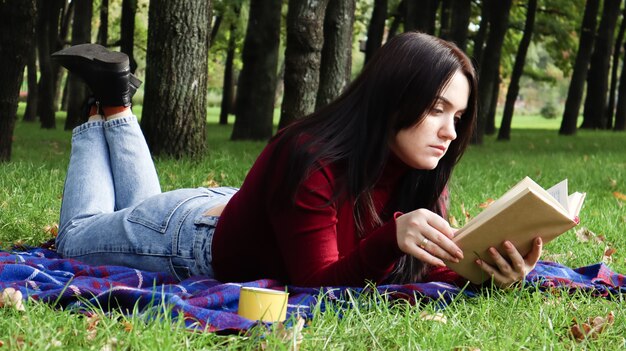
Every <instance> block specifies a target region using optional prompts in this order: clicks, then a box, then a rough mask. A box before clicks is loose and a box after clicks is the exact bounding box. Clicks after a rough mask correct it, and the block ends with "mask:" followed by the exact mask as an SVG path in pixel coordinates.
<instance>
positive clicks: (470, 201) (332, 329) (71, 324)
mask: <svg viewBox="0 0 626 351" xmlns="http://www.w3.org/2000/svg"><path fill="white" fill-rule="evenodd" d="M135 111H136V112H137V113H138V114H139V112H140V111H139V109H136V110H135ZM216 111H217V110H216V109H211V110H210V115H209V126H208V139H207V140H208V153H207V155H206V157H204V158H203V159H201V160H198V161H190V160H181V161H174V160H169V159H157V160H156V165H157V169H158V172H159V175H160V177H161V183H162V186H163V188H164V190H169V189H173V188H178V187H188V186H189V187H190V186H201V185H207V184H209V182H210V181H216V182H217V183H219V184H221V185H233V186H238V185H240V184H241V182H242V180H243V178H244V176H245V174H246V171H247V170H248V169H249V167H250V165H251V164H252V162H253V161H254V159H255V157H256V156H257V155H258V153H259V152H260V150H261V149H262V147H263V146H264V143H262V142H230V141H228V138H229V136H230V130H231V127H229V126H219V125H217V124H216V120H217V117H216V113H217V112H216ZM60 126H62V123H61V121H59V129H60V128H61V127H60ZM513 127H514V130H513V132H512V140H511V141H510V142H497V141H495V140H494V138H493V137H487V138H486V140H485V144H484V145H482V146H472V147H471V148H470V149H469V150H468V152H467V153H466V155H465V157H464V158H463V160H462V161H461V163H460V164H459V166H458V168H457V170H456V173H455V175H454V177H453V180H452V184H451V192H452V200H453V202H452V206H451V214H452V215H453V216H454V217H455V218H456V219H457V220H458V221H459V222H463V221H462V220H461V219H462V218H464V215H463V212H462V208H464V209H465V210H466V211H467V212H469V213H470V214H471V215H472V216H474V215H476V214H477V213H478V212H479V211H480V208H479V207H478V205H479V204H481V203H483V202H485V201H486V200H487V199H489V198H497V197H498V196H500V195H501V194H502V193H503V192H504V191H506V190H507V189H508V188H509V187H510V186H511V185H513V184H515V183H516V182H517V181H519V180H520V179H521V178H522V177H524V176H526V175H528V176H531V177H532V178H533V179H535V180H536V181H537V182H538V183H540V184H541V185H544V186H550V185H552V184H554V183H556V182H557V181H559V180H561V179H563V178H568V179H569V181H570V188H571V189H572V190H579V191H586V192H587V200H586V202H585V205H584V208H583V211H582V213H581V215H580V217H581V220H582V222H581V225H580V227H586V228H588V229H589V230H591V231H592V232H594V233H596V234H597V235H598V237H600V236H602V238H604V241H601V242H598V241H589V242H582V241H580V240H579V239H577V237H576V235H575V233H574V230H572V231H570V232H568V233H566V234H565V235H562V236H560V237H559V238H557V239H556V240H555V241H553V242H551V243H549V244H548V245H546V248H545V255H544V258H546V259H550V260H554V261H558V262H560V263H563V264H566V265H570V266H581V265H587V264H591V263H596V262H599V261H601V260H602V259H603V253H604V251H605V249H606V247H612V248H615V249H616V250H617V251H616V252H615V254H613V255H612V256H611V259H610V262H609V265H610V267H611V268H612V269H614V270H616V271H619V272H626V236H625V235H624V234H625V233H624V228H626V207H625V206H626V202H624V201H621V200H618V199H617V198H615V197H614V196H613V193H614V192H619V193H626V134H624V133H613V132H589V131H579V132H578V134H577V135H576V136H571V137H559V136H557V134H556V130H555V129H556V128H558V122H557V121H552V120H543V119H541V118H539V117H526V116H524V117H520V118H517V117H516V119H515V120H514V125H513ZM537 127H539V128H537ZM69 140H70V133H69V132H65V131H61V130H55V131H48V130H41V129H39V126H38V124H25V123H22V122H18V124H17V127H16V131H15V142H14V144H13V145H14V150H13V161H12V162H10V163H6V164H0V242H1V243H2V244H1V245H2V246H3V247H5V248H6V247H8V246H9V245H10V244H12V243H14V242H17V241H21V242H24V243H27V244H37V243H40V242H42V241H44V240H46V239H48V238H49V237H50V234H48V233H47V232H46V230H45V228H46V226H48V225H51V224H54V223H56V222H57V221H58V212H59V208H60V197H61V192H62V188H63V180H64V177H65V169H66V167H67V158H68V152H69V148H70V145H69ZM503 230H506V228H503ZM384 299H385V297H384V296H382V297H381V296H371V297H368V298H359V299H357V301H355V306H358V307H354V308H352V309H350V310H348V311H345V312H344V313H343V316H342V318H339V317H338V315H337V314H336V313H335V312H333V311H327V312H325V313H320V312H319V311H316V312H315V317H314V318H313V320H312V321H310V322H309V323H308V325H307V327H306V328H304V330H303V332H302V343H301V344H300V347H301V349H305V350H318V349H330V350H336V349H340V350H342V349H343V350H363V349H385V350H386V349H407V350H409V349H410V350H415V349H417V350H472V349H475V348H479V349H481V350H500V349H508V350H519V349H528V350H539V349H541V350H569V349H589V350H605V349H623V348H626V338H625V335H626V309H625V308H624V307H623V305H624V301H623V297H621V296H618V297H615V298H614V299H613V300H605V299H600V298H593V297H590V296H588V295H586V294H583V293H580V294H575V295H568V294H562V293H554V294H544V293H539V292H536V291H532V290H511V291H502V290H497V289H494V290H486V291H485V292H484V293H483V294H481V295H480V296H479V297H477V298H472V299H470V298H459V299H457V300H456V301H455V302H454V303H452V304H451V305H449V306H447V307H446V308H445V309H443V310H442V311H439V312H440V313H442V315H443V317H445V319H446V321H447V322H446V323H441V322H436V321H431V320H424V319H423V318H421V317H420V314H421V313H422V312H424V311H426V312H427V313H429V314H435V313H437V311H436V310H435V308H436V304H427V305H420V306H409V305H407V304H405V303H397V304H388V303H386V302H385V300H384ZM381 301H382V303H381ZM609 311H614V313H615V323H614V324H613V325H612V326H609V327H608V328H607V329H606V330H605V331H604V332H603V333H601V334H600V335H599V336H598V338H597V339H590V340H585V341H583V342H582V343H578V342H576V341H574V340H572V338H570V337H569V335H568V334H569V328H570V326H571V325H572V323H573V322H572V320H573V319H576V320H577V321H579V322H583V321H586V320H587V318H588V317H596V316H606V315H607V314H608V313H609ZM89 322H90V320H88V319H87V318H86V317H85V316H83V315H79V314H75V313H70V312H68V311H60V310H58V309H54V308H51V307H50V306H48V305H45V304H41V303H36V302H33V301H29V302H28V303H27V304H26V312H22V313H20V312H17V311H14V310H12V309H1V308H0V342H2V343H4V345H5V346H9V348H11V349H15V348H21V349H32V350H41V349H96V350H100V349H103V347H107V345H108V346H115V347H117V348H118V349H133V350H134V349H155V348H159V349H163V350H169V349H181V348H189V349H254V350H258V349H261V348H263V347H267V349H272V350H273V349H289V348H290V347H291V343H292V341H293V340H283V339H282V338H281V337H279V335H278V333H271V332H270V333H265V335H263V336H262V337H261V336H260V334H262V332H263V331H262V330H260V329H257V330H254V331H252V332H251V334H250V335H248V336H245V337H244V336H218V335H215V334H213V333H193V332H189V331H188V330H185V329H184V327H183V325H182V323H181V321H179V320H178V321H177V320H171V319H170V318H169V317H168V315H167V313H165V314H162V315H160V317H159V318H158V320H152V321H146V320H144V319H141V318H139V317H137V316H133V317H125V316H122V315H120V314H114V315H112V316H100V320H99V323H98V326H97V328H96V330H97V332H96V334H95V335H90V333H89V330H88V325H89Z"/></svg>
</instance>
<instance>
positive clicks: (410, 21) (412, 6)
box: [404, 0, 437, 35]
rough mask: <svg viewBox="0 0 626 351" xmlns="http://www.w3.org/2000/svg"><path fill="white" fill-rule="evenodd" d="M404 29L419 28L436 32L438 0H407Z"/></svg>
mask: <svg viewBox="0 0 626 351" xmlns="http://www.w3.org/2000/svg"><path fill="white" fill-rule="evenodd" d="M404 5H405V8H404V9H405V12H404V31H405V32H408V31H412V30H418V31H420V32H424V33H428V34H433V35H434V34H435V21H436V18H437V0H406V1H405V2H404Z"/></svg>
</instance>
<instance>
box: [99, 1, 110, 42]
mask: <svg viewBox="0 0 626 351" xmlns="http://www.w3.org/2000/svg"><path fill="white" fill-rule="evenodd" d="M108 40H109V0H100V26H98V39H97V42H98V43H100V45H102V46H107V45H108Z"/></svg>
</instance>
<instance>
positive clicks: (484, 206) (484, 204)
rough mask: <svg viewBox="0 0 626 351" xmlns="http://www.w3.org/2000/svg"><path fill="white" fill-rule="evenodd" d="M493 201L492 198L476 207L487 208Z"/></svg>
mask: <svg viewBox="0 0 626 351" xmlns="http://www.w3.org/2000/svg"><path fill="white" fill-rule="evenodd" d="M494 201H495V200H494V199H492V198H489V199H487V200H485V202H483V203H482V204H480V205H478V207H480V208H487V207H489V205H491V204H492V203H493V202H494Z"/></svg>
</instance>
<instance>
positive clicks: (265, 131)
mask: <svg viewBox="0 0 626 351" xmlns="http://www.w3.org/2000/svg"><path fill="white" fill-rule="evenodd" d="M281 5H282V1H281V0H251V1H250V12H249V13H250V17H249V18H248V26H247V28H246V38H245V41H244V44H243V52H242V61H243V67H242V69H241V73H240V74H239V84H238V85H237V98H236V101H235V106H236V107H235V114H236V115H235V125H234V126H233V133H232V135H231V139H232V140H242V139H249V140H267V139H269V138H270V137H271V136H272V134H273V132H274V124H273V122H274V101H275V97H276V96H275V92H276V84H277V78H276V77H277V76H276V75H277V72H276V70H277V66H278V46H279V44H280V19H281Z"/></svg>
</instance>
